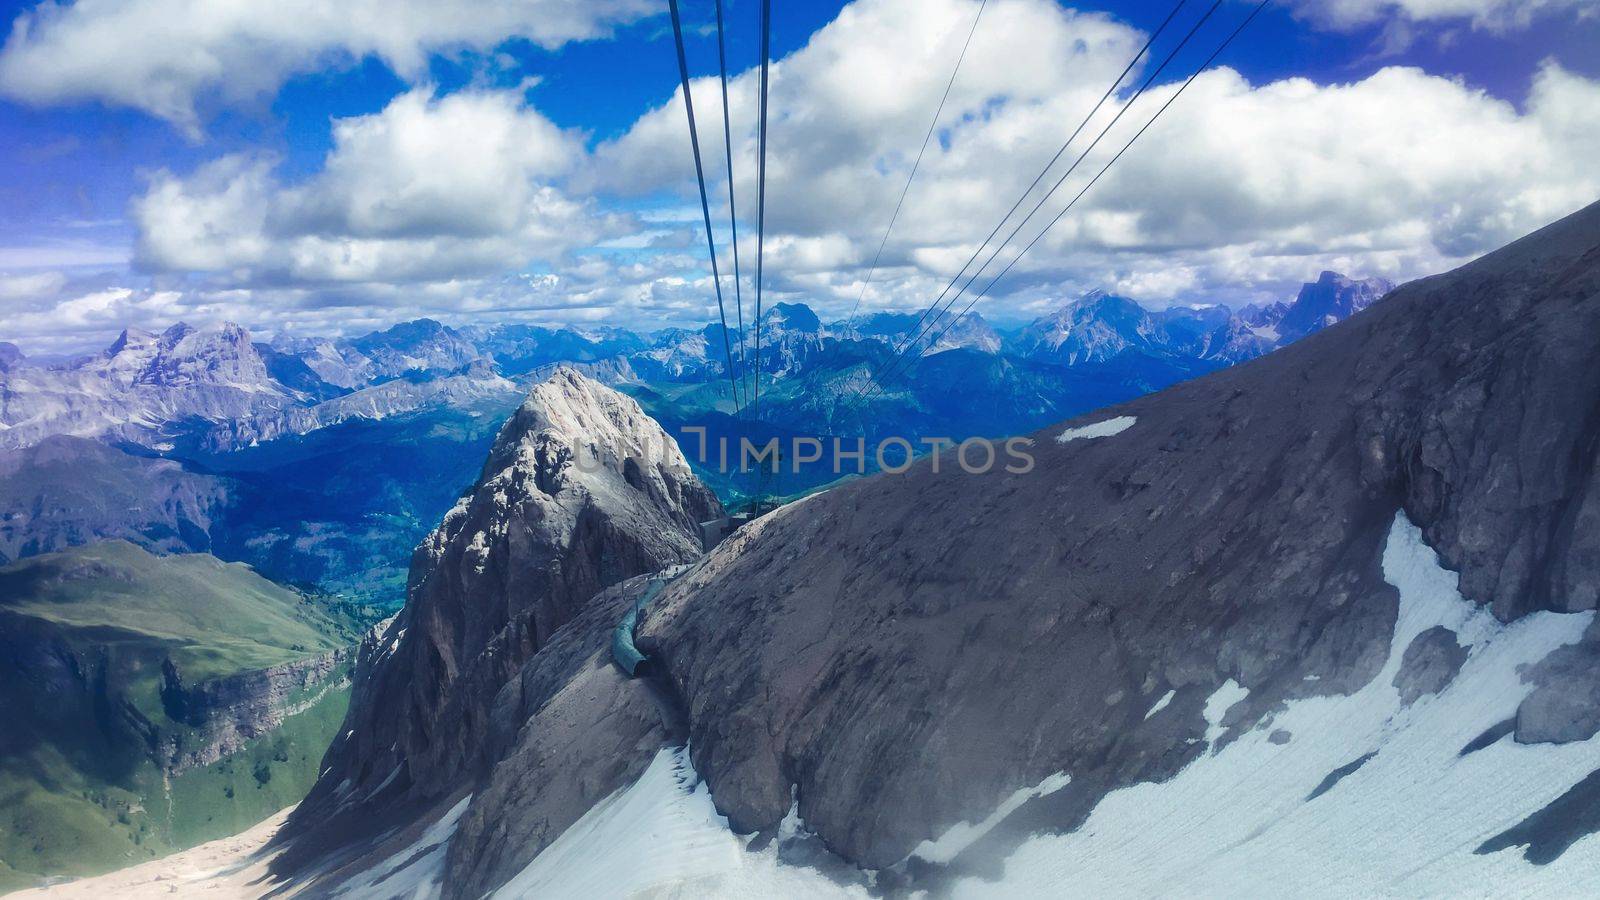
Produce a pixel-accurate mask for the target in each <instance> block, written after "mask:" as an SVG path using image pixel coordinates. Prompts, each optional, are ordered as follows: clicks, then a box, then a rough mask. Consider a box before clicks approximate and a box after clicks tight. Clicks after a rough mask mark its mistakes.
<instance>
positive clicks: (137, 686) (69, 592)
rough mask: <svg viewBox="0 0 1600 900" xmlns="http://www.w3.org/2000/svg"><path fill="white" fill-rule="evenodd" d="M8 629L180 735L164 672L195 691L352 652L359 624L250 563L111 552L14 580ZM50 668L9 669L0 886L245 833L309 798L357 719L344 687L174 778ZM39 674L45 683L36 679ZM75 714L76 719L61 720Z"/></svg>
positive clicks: (98, 550)
mask: <svg viewBox="0 0 1600 900" xmlns="http://www.w3.org/2000/svg"><path fill="white" fill-rule="evenodd" d="M0 629H13V630H17V631H19V632H20V631H21V630H22V629H27V632H26V634H27V635H28V637H27V638H26V639H27V640H32V639H33V636H35V635H49V636H50V637H51V639H53V640H59V641H61V642H62V643H64V644H65V645H66V646H67V647H69V648H70V649H71V650H72V652H73V655H74V656H75V657H76V658H78V659H80V660H83V661H85V664H86V665H93V666H96V667H100V668H103V671H105V672H106V675H107V680H108V682H109V683H110V685H111V686H112V688H113V691H114V692H115V693H117V694H120V695H121V696H122V697H124V698H126V700H127V701H128V702H129V703H131V705H132V706H134V707H135V708H137V709H138V710H139V712H140V713H141V714H143V715H144V716H145V717H146V718H147V719H149V720H150V721H151V722H152V723H155V724H156V725H157V726H158V727H160V728H162V729H163V730H165V731H168V732H169V733H171V732H181V731H183V727H182V726H180V725H179V724H178V723H174V722H171V721H170V720H168V719H167V718H166V717H165V714H164V713H163V712H162V707H161V702H160V697H159V694H158V689H159V684H160V662H161V660H162V659H163V658H165V657H168V656H170V657H171V658H172V659H173V660H174V662H175V663H176V664H177V665H178V666H179V668H180V671H182V672H183V674H184V677H185V679H186V680H187V681H189V682H191V683H192V682H194V681H196V680H199V679H202V678H213V677H218V676H223V675H229V674H234V673H237V672H241V671H246V670H251V669H257V668H261V667H263V666H268V665H273V664H276V663H281V662H286V661H289V660H292V659H296V658H299V657H303V656H306V655H308V654H314V653H320V652H323V651H326V650H331V649H334V648H336V647H339V646H341V645H344V644H347V643H350V642H351V641H352V640H353V639H354V636H355V632H354V628H353V627H352V626H351V625H350V624H348V623H345V622H342V621H337V620H335V619H334V618H332V617H330V616H329V615H328V614H326V613H325V612H324V611H322V610H321V609H319V608H318V607H317V605H316V604H314V603H313V602H311V601H309V600H308V599H307V598H305V597H304V596H302V595H300V594H297V593H295V592H293V591H289V590H286V589H284V588H281V587H278V586H277V585H274V584H272V583H271V582H269V581H266V580H265V579H263V578H261V577H260V576H258V575H256V574H255V573H254V572H253V571H252V570H250V569H249V568H247V567H245V566H242V565H238V564H229V563H222V562H220V561H218V560H216V559H214V558H212V557H209V556H204V555H193V556H174V557H157V556H153V555H151V554H149V553H146V552H145V551H143V550H140V549H139V548H137V547H134V546H133V545H131V544H126V543H121V542H110V543H104V544H96V545H92V546H89V547H81V548H76V549H74V550H71V551H67V552H64V553H59V554H50V555H47V556H41V557H35V558H32V559H28V560H25V561H23V562H21V563H17V564H13V565H11V566H7V567H5V568H3V569H0ZM47 674H48V673H41V672H40V671H39V670H38V667H37V666H36V665H35V666H31V667H28V668H25V669H24V671H23V672H22V673H14V672H7V675H8V678H7V679H6V681H5V683H0V710H3V711H4V713H5V715H6V718H7V719H8V722H9V727H8V728H7V729H6V730H5V732H4V733H3V734H0V890H10V889H14V888H18V887H23V886H27V885H31V884H35V883H37V882H38V880H39V878H40V876H41V875H50V876H56V875H63V876H67V875H87V874H94V873H98V872H103V871H108V870H110V869H115V868H120V867H122V866H126V865H130V864H133V863H137V862H141V861H144V860H147V859H152V858H155V857H158V856H162V855H165V854H167V853H170V852H173V851H175V850H178V849H182V848H184V847H188V846H192V845H194V844H196V843H200V842H203V841H207V840H211V839H214V838H218V837H222V836H225V835H228V834H233V833H236V832H238V831H240V830H242V829H244V828H247V827H249V826H250V825H252V824H254V823H255V822H257V821H259V820H260V819H262V818H265V817H266V816H267V815H269V814H271V813H272V812H273V811H275V810H277V809H280V808H282V807H284V806H287V805H289V804H291V803H294V802H296V801H297V800H298V799H299V798H300V796H301V795H302V794H303V793H304V792H305V790H306V789H307V788H308V787H309V786H310V783H311V781H312V779H313V778H314V777H315V775H316V766H317V764H318V762H319V760H320V758H321V755H322V752H323V749H324V748H325V747H326V746H327V745H328V743H329V742H330V741H331V740H332V738H333V735H334V733H335V731H336V730H337V728H338V727H339V723H340V721H341V720H342V718H343V714H344V707H345V704H346V703H347V701H348V691H347V690H345V689H343V688H339V689H330V690H328V691H327V692H325V693H321V694H318V695H316V696H313V697H306V698H303V699H304V700H306V701H312V700H315V701H316V702H314V703H312V705H311V706H310V707H309V708H308V709H306V710H305V711H303V712H301V713H299V714H298V715H295V716H293V717H291V718H290V719H289V720H288V721H286V722H285V723H284V725H283V726H282V727H281V728H280V729H278V730H277V731H276V732H274V733H273V734H271V735H269V736H267V737H265V738H262V739H261V740H259V741H256V742H255V743H254V744H253V745H252V746H249V747H247V748H246V749H244V750H243V751H241V752H239V753H236V754H234V755H232V756H230V757H228V758H226V759H224V760H222V761H220V762H218V763H215V764H213V765H211V766H207V767H204V768H201V769H196V770H192V771H188V772H184V773H182V774H180V775H178V776H176V777H173V778H171V779H167V778H164V777H163V774H162V772H161V771H160V770H159V769H158V768H157V767H156V766H155V765H154V764H153V763H151V762H150V760H149V759H148V758H147V757H146V755H145V754H144V753H143V752H142V749H141V748H140V747H139V745H138V742H137V740H135V739H133V738H132V737H131V736H130V735H128V734H127V733H125V732H121V731H118V730H117V729H116V728H114V727H108V726H107V724H106V717H105V716H103V715H100V714H99V713H97V712H93V711H92V707H91V704H87V703H84V702H83V701H82V700H81V699H80V700H79V701H78V706H77V707H70V706H69V704H68V700H67V698H65V697H58V696H56V695H55V694H52V692H51V691H52V687H55V688H57V689H59V680H58V681H57V682H55V683H52V682H51V681H49V680H48V679H47V678H46V675H47ZM30 679H31V680H30ZM58 709H65V710H67V711H66V712H58Z"/></svg>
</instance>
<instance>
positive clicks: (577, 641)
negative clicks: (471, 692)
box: [444, 577, 683, 898]
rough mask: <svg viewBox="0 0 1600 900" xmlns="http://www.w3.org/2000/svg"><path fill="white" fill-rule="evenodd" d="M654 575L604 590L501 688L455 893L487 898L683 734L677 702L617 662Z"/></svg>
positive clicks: (454, 845)
mask: <svg viewBox="0 0 1600 900" xmlns="http://www.w3.org/2000/svg"><path fill="white" fill-rule="evenodd" d="M648 580H649V579H648V578H647V577H640V578H636V579H630V580H629V581H626V582H624V583H623V584H621V585H618V586H617V587H614V588H610V589H608V590H606V591H603V592H601V593H600V594H599V595H598V596H596V597H595V598H594V599H593V600H591V601H589V603H588V605H587V606H586V607H585V608H584V610H583V612H582V613H581V614H579V616H578V617H577V618H576V619H574V620H573V621H572V622H570V623H568V624H567V625H565V626H563V627H562V628H561V629H560V630H559V631H558V632H557V633H556V635H555V636H554V638H553V639H552V641H551V642H550V643H549V644H548V645H546V646H545V647H544V648H542V649H541V650H540V651H539V652H538V653H536V654H535V655H534V656H533V658H532V659H531V660H529V662H528V664H527V665H526V666H525V667H524V668H523V670H522V672H521V673H520V674H519V675H518V676H517V677H516V678H514V679H512V680H511V681H510V682H509V683H508V684H507V685H506V686H505V687H504V688H503V689H501V691H500V694H499V696H498V697H497V698H496V699H495V704H494V711H493V715H492V723H493V724H492V730H491V738H490V744H491V747H490V752H489V754H488V755H489V756H490V757H491V758H493V759H495V760H497V763H496V765H495V766H494V768H493V769H492V770H491V772H490V774H489V775H488V777H487V778H486V779H485V780H484V782H483V783H482V785H481V786H480V787H479V788H478V790H477V792H476V793H475V795H474V799H473V803H472V806H471V807H470V808H469V809H468V811H467V814H466V816H464V817H463V818H462V820H461V824H460V827H459V830H458V831H457V836H456V838H455V839H454V840H452V841H451V844H450V856H449V863H448V869H447V876H446V878H445V880H444V883H445V885H446V895H447V896H449V897H452V898H471V897H481V896H483V895H484V894H485V893H486V892H488V891H490V890H492V889H494V888H495V887H497V886H499V885H501V884H504V883H505V882H506V881H507V880H508V879H509V878H511V877H512V876H513V875H515V874H516V873H517V872H518V871H520V870H521V869H522V868H523V867H524V866H526V865H527V864H528V863H529V862H531V861H532V860H533V858H534V857H535V856H537V855H538V854H539V852H540V851H541V850H543V849H544V848H545V847H547V846H549V844H550V842H551V841H554V840H555V839H556V838H557V837H559V836H560V835H561V833H562V832H563V831H565V830H566V829H567V827H568V826H570V825H571V824H572V823H573V822H576V821H577V820H578V819H579V818H580V817H582V815H583V814H584V813H585V812H586V811H588V809H589V808H590V807H591V806H593V805H594V804H595V803H597V802H599V801H601V800H603V799H605V798H606V797H608V796H610V795H611V794H612V793H613V792H615V791H617V790H618V789H620V788H623V787H626V786H627V785H629V784H631V783H633V781H634V780H635V779H637V778H638V777H639V775H640V773H642V772H643V771H644V769H645V767H646V766H648V765H649V763H650V760H651V758H652V757H654V755H655V751H656V749H657V748H659V747H661V746H663V745H665V744H666V743H668V742H669V741H670V740H674V739H676V740H682V738H683V735H682V734H681V733H680V732H679V731H678V730H677V728H676V727H674V726H675V724H676V723H674V722H673V717H672V715H671V713H670V702H668V701H664V700H663V698H660V697H657V696H655V695H654V693H653V691H654V688H653V685H652V683H651V682H649V681H646V680H643V679H630V678H628V677H627V676H626V675H624V674H623V673H622V671H621V670H620V669H618V668H617V666H616V665H614V664H613V663H612V660H611V654H610V649H609V644H610V638H611V630H612V628H614V627H615V626H616V624H617V620H618V619H619V618H621V616H622V614H623V612H624V611H625V610H626V609H627V608H628V606H629V605H630V604H631V603H632V602H633V601H634V599H635V598H636V597H637V596H638V595H639V594H640V593H642V592H643V590H644V587H645V584H646V582H647V581H648ZM664 708H666V710H667V711H664Z"/></svg>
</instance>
